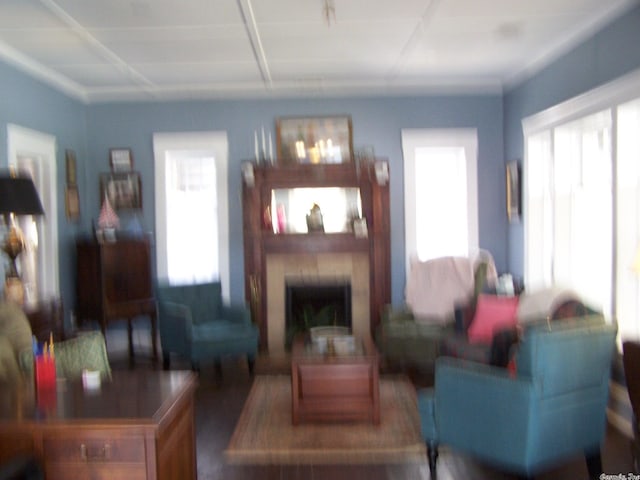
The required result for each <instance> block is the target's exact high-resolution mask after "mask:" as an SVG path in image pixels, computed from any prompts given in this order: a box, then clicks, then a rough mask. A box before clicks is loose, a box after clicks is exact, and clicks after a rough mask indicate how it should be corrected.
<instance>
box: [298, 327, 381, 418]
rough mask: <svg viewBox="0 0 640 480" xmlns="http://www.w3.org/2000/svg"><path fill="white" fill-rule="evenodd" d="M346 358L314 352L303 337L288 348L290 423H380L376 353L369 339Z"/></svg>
mask: <svg viewBox="0 0 640 480" xmlns="http://www.w3.org/2000/svg"><path fill="white" fill-rule="evenodd" d="M361 347H362V350H361V351H359V352H357V353H353V354H347V355H327V354H321V353H318V352H314V351H313V349H312V348H311V346H310V345H307V343H306V336H305V335H298V336H297V337H296V338H295V339H294V341H293V345H292V347H291V405H292V410H291V413H292V415H291V416H292V421H293V424H294V425H297V424H298V423H300V422H301V421H338V420H362V421H371V422H373V423H374V424H376V425H377V424H379V423H380V388H379V370H380V365H379V358H378V352H377V350H376V347H375V345H374V344H373V340H372V339H371V337H370V336H368V335H367V336H366V337H365V338H364V339H362V345H361Z"/></svg>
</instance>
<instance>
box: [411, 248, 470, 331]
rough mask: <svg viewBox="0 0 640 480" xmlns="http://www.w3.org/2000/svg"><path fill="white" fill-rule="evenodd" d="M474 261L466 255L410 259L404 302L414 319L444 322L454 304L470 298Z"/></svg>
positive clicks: (449, 317) (450, 313)
mask: <svg viewBox="0 0 640 480" xmlns="http://www.w3.org/2000/svg"><path fill="white" fill-rule="evenodd" d="M473 266H474V262H473V260H471V259H469V258H466V257H441V258H435V259H433V260H428V261H426V262H413V263H412V266H411V271H410V273H409V279H408V281H407V288H406V302H407V305H408V306H409V308H410V309H411V311H412V312H413V314H414V316H415V318H416V321H420V320H422V321H428V322H446V321H449V320H451V319H452V318H453V314H454V309H455V306H456V304H464V303H466V302H468V301H469V298H470V297H471V295H472V294H473V288H474V269H473Z"/></svg>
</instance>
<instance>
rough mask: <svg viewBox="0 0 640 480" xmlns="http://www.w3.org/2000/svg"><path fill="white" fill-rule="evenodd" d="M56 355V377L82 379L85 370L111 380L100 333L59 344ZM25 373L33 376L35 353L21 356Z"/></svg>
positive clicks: (92, 333) (103, 342)
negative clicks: (93, 371) (95, 372)
mask: <svg viewBox="0 0 640 480" xmlns="http://www.w3.org/2000/svg"><path fill="white" fill-rule="evenodd" d="M54 345H55V348H54V353H55V359H56V376H57V377H58V378H66V379H68V380H74V379H78V378H82V371H83V370H85V369H86V370H96V371H98V372H100V375H101V377H102V379H103V380H105V379H108V378H111V367H110V365H109V359H108V357H107V348H106V345H105V341H104V337H103V336H102V333H101V332H99V331H95V332H88V333H82V334H80V335H78V336H77V337H76V338H72V339H70V340H65V341H63V342H58V343H56V344H54ZM20 363H21V366H22V369H23V371H25V373H26V374H27V375H29V376H33V352H32V350H31V349H28V350H24V351H23V352H22V353H21V355H20Z"/></svg>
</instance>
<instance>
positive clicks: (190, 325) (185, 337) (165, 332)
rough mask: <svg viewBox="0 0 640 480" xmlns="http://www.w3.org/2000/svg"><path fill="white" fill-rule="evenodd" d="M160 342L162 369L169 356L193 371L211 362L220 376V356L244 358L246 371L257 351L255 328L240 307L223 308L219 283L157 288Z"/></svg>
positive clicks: (248, 313) (243, 308)
mask: <svg viewBox="0 0 640 480" xmlns="http://www.w3.org/2000/svg"><path fill="white" fill-rule="evenodd" d="M157 294H158V295H157V297H158V313H159V315H158V318H159V330H160V342H161V346H162V360H163V361H162V363H163V367H164V369H168V368H169V367H170V360H171V354H172V353H173V354H178V355H181V356H182V357H184V358H186V359H188V360H189V361H190V362H191V366H192V368H193V369H195V370H197V369H199V367H200V364H201V363H202V362H205V361H213V362H214V363H215V366H216V370H217V371H218V373H220V361H221V358H222V357H223V356H227V355H233V356H246V357H247V361H248V365H249V372H250V373H253V365H254V361H255V358H256V354H257V352H258V335H259V334H258V329H257V327H256V326H255V325H254V324H253V323H252V322H251V313H250V311H249V309H248V308H247V307H245V306H244V305H233V306H232V305H225V304H223V301H222V294H221V286H220V283H219V282H211V283H204V284H198V285H180V286H160V287H158V291H157Z"/></svg>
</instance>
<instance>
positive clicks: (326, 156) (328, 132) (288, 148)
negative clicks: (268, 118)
mask: <svg viewBox="0 0 640 480" xmlns="http://www.w3.org/2000/svg"><path fill="white" fill-rule="evenodd" d="M276 149H277V153H278V161H279V163H281V164H284V165H291V164H297V163H345V162H350V161H351V159H352V155H353V135H352V130H351V117H350V116H348V115H343V116H335V117H281V118H278V119H276Z"/></svg>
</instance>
